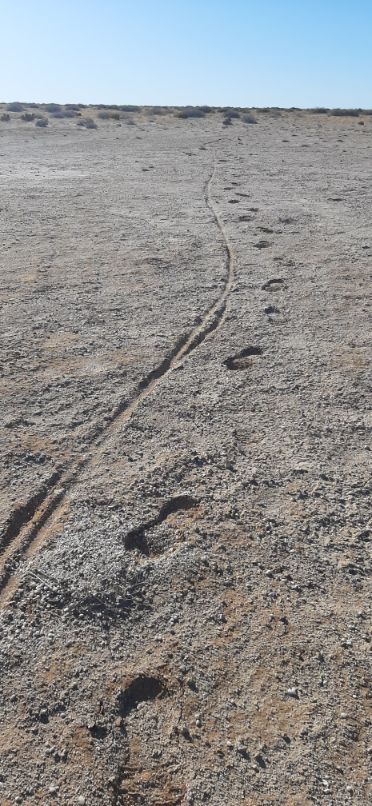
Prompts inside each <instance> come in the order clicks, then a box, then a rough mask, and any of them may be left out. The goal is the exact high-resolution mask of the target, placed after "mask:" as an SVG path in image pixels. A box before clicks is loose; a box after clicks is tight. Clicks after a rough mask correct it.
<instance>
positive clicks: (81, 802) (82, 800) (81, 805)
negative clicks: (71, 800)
mask: <svg viewBox="0 0 372 806" xmlns="http://www.w3.org/2000/svg"><path fill="white" fill-rule="evenodd" d="M77 803H78V804H79V806H85V803H86V800H85V797H84V795H79V797H78V799H77Z"/></svg>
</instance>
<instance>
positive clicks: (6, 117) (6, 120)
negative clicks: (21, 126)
mask: <svg viewBox="0 0 372 806" xmlns="http://www.w3.org/2000/svg"><path fill="white" fill-rule="evenodd" d="M0 120H2V121H3V123H9V121H10V115H9V113H8V112H3V114H2V115H1V117H0Z"/></svg>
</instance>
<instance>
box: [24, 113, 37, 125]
mask: <svg viewBox="0 0 372 806" xmlns="http://www.w3.org/2000/svg"><path fill="white" fill-rule="evenodd" d="M21 118H22V120H24V121H26V123H31V121H32V120H35V115H34V113H33V112H24V113H23V115H21Z"/></svg>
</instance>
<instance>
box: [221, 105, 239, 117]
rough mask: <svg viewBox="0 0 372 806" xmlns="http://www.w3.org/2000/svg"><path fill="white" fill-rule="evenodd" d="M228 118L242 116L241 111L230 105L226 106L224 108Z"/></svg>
mask: <svg viewBox="0 0 372 806" xmlns="http://www.w3.org/2000/svg"><path fill="white" fill-rule="evenodd" d="M222 111H223V112H224V114H225V117H227V118H231V119H232V118H240V112H238V110H237V109H230V108H229V107H225V108H224V109H223V110H222Z"/></svg>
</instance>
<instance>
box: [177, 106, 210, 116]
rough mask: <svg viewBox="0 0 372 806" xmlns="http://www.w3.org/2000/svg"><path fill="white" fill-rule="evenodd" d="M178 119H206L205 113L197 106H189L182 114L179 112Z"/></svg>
mask: <svg viewBox="0 0 372 806" xmlns="http://www.w3.org/2000/svg"><path fill="white" fill-rule="evenodd" d="M177 117H178V118H183V119H185V118H205V112H203V110H202V109H199V108H198V107H197V106H187V107H186V108H185V109H181V111H180V112H177Z"/></svg>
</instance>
